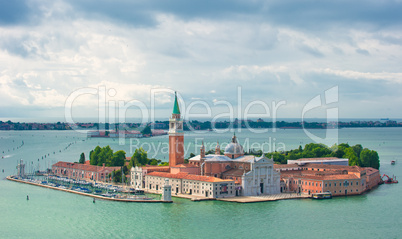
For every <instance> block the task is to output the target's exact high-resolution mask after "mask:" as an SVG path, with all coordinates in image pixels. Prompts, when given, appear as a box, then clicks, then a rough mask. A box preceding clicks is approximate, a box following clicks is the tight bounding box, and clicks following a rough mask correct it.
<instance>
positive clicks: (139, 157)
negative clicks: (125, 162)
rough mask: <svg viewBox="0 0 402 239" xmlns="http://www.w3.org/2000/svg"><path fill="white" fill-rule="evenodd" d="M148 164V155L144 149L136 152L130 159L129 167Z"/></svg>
mask: <svg viewBox="0 0 402 239" xmlns="http://www.w3.org/2000/svg"><path fill="white" fill-rule="evenodd" d="M147 163H148V154H147V152H146V151H145V150H144V149H143V148H138V149H136V150H135V151H134V154H133V156H132V157H131V159H130V163H129V166H130V167H134V166H143V165H146V164H147Z"/></svg>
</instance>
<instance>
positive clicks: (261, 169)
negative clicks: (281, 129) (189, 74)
mask: <svg viewBox="0 0 402 239" xmlns="http://www.w3.org/2000/svg"><path fill="white" fill-rule="evenodd" d="M273 165H274V162H273V160H272V159H268V158H266V157H265V156H261V157H256V156H253V155H244V150H243V147H242V146H241V145H240V144H239V143H238V142H237V138H236V135H233V138H232V141H231V143H230V144H228V145H227V146H226V147H225V151H224V155H221V154H220V146H219V143H218V144H217V146H216V148H215V154H209V155H205V147H204V144H202V146H201V148H200V155H197V156H194V157H192V158H190V159H189V163H188V164H185V163H184V132H183V119H182V118H181V114H180V108H179V104H178V101H177V95H176V94H175V102H174V106H173V113H172V116H171V118H170V119H169V167H168V168H169V169H168V170H167V168H162V167H161V170H158V167H153V169H152V170H148V168H149V166H146V167H133V168H132V169H131V182H132V186H134V187H136V188H141V189H144V190H148V191H150V192H156V193H160V192H161V190H162V188H163V186H164V185H165V182H169V184H170V185H171V188H172V194H173V195H174V194H179V193H180V194H191V195H197V196H204V197H208V198H219V197H233V196H255V195H261V194H276V193H280V173H279V172H277V171H276V170H274V167H273ZM166 171H169V172H166ZM166 180H167V181H166Z"/></svg>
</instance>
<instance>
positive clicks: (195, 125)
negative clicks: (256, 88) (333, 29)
mask: <svg viewBox="0 0 402 239" xmlns="http://www.w3.org/2000/svg"><path fill="white" fill-rule="evenodd" d="M146 126H150V127H151V129H152V130H159V131H163V130H166V131H167V130H168V129H169V121H156V122H149V123H143V124H141V123H117V124H109V123H75V124H73V125H71V124H69V123H64V122H57V123H35V122H34V123H25V122H22V123H20V122H11V121H7V122H3V121H0V130H92V131H112V130H120V131H121V130H127V131H130V130H137V131H140V130H139V129H141V128H144V127H146ZM388 127H402V122H397V121H394V120H386V121H384V120H383V121H349V122H342V121H338V122H336V121H332V122H300V121H299V122H286V121H276V122H269V121H268V122H266V121H264V120H262V119H258V120H256V121H252V120H235V121H233V122H229V121H220V122H211V121H198V120H192V121H185V123H184V127H183V128H184V130H185V131H190V130H191V131H193V130H213V129H216V130H220V129H222V130H223V129H238V128H250V129H271V128H277V129H336V128H388Z"/></svg>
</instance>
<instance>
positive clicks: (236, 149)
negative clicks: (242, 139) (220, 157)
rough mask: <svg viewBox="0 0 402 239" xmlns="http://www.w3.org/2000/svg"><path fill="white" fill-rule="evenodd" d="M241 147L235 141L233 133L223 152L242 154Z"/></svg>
mask: <svg viewBox="0 0 402 239" xmlns="http://www.w3.org/2000/svg"><path fill="white" fill-rule="evenodd" d="M243 153H244V151H243V147H242V146H241V145H240V144H239V143H237V139H236V135H233V138H232V142H231V143H230V144H228V145H227V146H226V147H225V154H243Z"/></svg>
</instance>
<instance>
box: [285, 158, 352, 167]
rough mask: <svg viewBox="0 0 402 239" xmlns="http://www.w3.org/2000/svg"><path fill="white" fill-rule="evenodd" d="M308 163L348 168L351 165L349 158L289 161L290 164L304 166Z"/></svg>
mask: <svg viewBox="0 0 402 239" xmlns="http://www.w3.org/2000/svg"><path fill="white" fill-rule="evenodd" d="M307 163H312V164H329V165H343V166H348V165H349V159H347V158H336V157H327V158H301V159H296V160H288V164H298V165H304V164H307Z"/></svg>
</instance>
